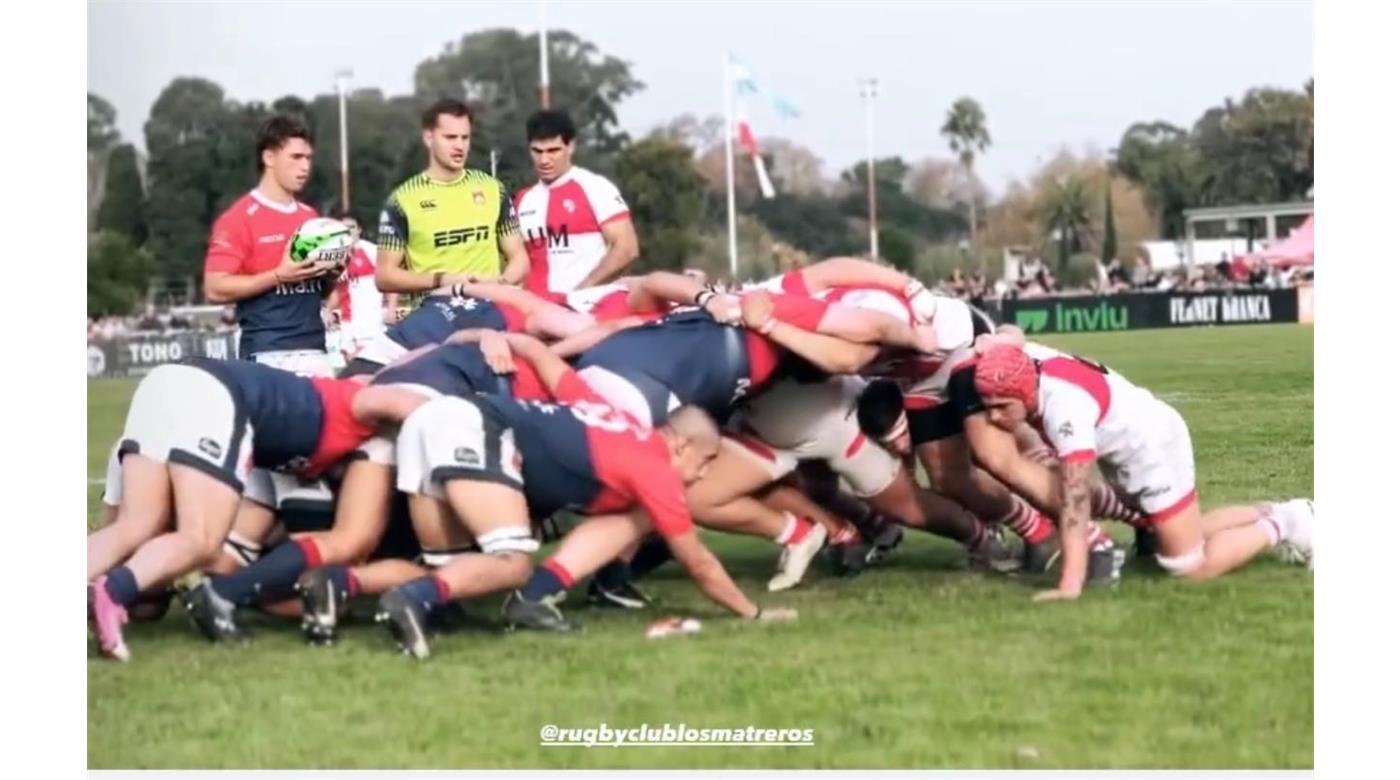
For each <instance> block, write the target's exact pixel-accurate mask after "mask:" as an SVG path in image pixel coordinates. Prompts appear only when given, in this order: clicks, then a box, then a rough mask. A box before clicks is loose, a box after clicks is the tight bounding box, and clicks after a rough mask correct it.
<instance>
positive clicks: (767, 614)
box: [753, 607, 797, 623]
mask: <svg viewBox="0 0 1400 780" xmlns="http://www.w3.org/2000/svg"><path fill="white" fill-rule="evenodd" d="M753 619H754V620H757V621H759V622H761V623H786V622H789V621H792V620H796V619H797V610H795V609H793V608H792V607H759V609H758V614H757V615H754V618H753Z"/></svg>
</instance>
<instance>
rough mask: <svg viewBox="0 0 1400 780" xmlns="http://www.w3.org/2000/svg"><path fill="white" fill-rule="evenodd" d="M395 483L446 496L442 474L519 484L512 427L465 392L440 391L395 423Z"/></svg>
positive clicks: (411, 490)
mask: <svg viewBox="0 0 1400 780" xmlns="http://www.w3.org/2000/svg"><path fill="white" fill-rule="evenodd" d="M396 458H397V460H398V489H399V490H401V491H403V492H404V493H411V494H416V495H424V496H429V497H432V498H437V499H444V498H446V494H445V493H444V492H443V490H442V485H443V482H444V481H445V480H451V479H470V480H476V481H482V482H497V483H500V484H502V485H507V486H509V487H513V488H515V489H516V490H524V489H525V480H524V478H523V477H522V476H521V473H520V467H521V462H520V454H519V452H518V451H517V450H516V448H515V431H513V430H511V429H510V428H505V427H503V426H501V424H500V423H499V422H498V421H497V420H496V418H494V417H491V416H489V415H483V414H482V413H481V408H480V407H478V406H477V405H476V404H475V403H473V402H471V401H469V400H467V399H465V398H455V397H452V396H444V397H442V398H438V399H436V400H433V401H429V402H428V403H426V404H423V405H422V406H420V407H418V408H417V409H415V410H414V412H413V414H410V415H409V416H408V419H407V420H404V422H403V425H402V426H401V427H400V428H399V438H398V443H397V447H396Z"/></svg>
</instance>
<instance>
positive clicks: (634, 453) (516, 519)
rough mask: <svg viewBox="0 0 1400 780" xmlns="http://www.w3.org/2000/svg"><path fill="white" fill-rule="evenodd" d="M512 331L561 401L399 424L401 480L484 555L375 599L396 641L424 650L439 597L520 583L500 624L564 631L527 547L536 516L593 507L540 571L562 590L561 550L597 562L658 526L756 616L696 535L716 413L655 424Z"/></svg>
mask: <svg viewBox="0 0 1400 780" xmlns="http://www.w3.org/2000/svg"><path fill="white" fill-rule="evenodd" d="M506 338H507V339H508V340H509V343H510V346H511V348H512V350H513V351H514V352H515V353H517V354H519V355H521V356H522V357H524V358H526V359H527V360H529V361H530V362H531V364H532V365H533V366H534V368H535V371H536V372H537V373H538V374H539V376H540V379H541V381H542V382H543V383H544V385H545V387H547V388H548V389H549V391H550V393H551V394H552V395H553V396H554V398H555V399H556V400H557V401H558V402H560V404H562V405H556V404H545V403H539V402H534V403H526V402H520V401H514V400H506V399H499V398H494V397H490V396H477V397H475V398H471V399H463V398H440V399H437V400H434V401H432V402H430V403H428V404H425V405H424V406H422V407H421V408H419V409H418V410H417V411H416V412H414V413H413V415H411V416H410V417H409V419H408V420H407V421H406V422H405V423H404V428H403V431H402V432H401V433H400V437H399V452H398V454H399V463H398V465H399V478H398V479H399V487H400V489H403V490H407V491H409V492H414V493H421V494H427V495H433V496H434V497H438V498H441V499H443V500H445V501H446V503H447V504H448V505H449V506H450V507H451V510H452V512H453V514H455V515H456V517H457V518H458V519H459V520H460V521H461V522H462V523H463V525H464V526H465V527H466V529H467V530H468V531H469V532H470V533H471V535H472V537H473V538H474V539H475V540H476V543H477V544H478V546H479V547H480V548H481V552H480V553H468V554H465V555H461V556H458V557H457V558H455V559H454V560H453V561H452V562H451V563H449V564H448V565H446V566H444V567H442V568H441V569H439V570H438V571H437V573H436V574H434V575H433V576H431V577H423V578H420V579H416V580H413V581H411V582H409V583H406V584H404V585H402V586H400V587H398V588H395V589H393V590H391V591H389V592H388V593H386V594H385V595H384V596H382V597H381V598H380V602H379V603H380V613H379V617H380V619H381V620H382V621H384V622H385V623H386V624H387V625H388V627H389V629H390V631H391V633H392V634H393V635H394V637H395V639H396V641H397V642H398V644H399V646H400V647H401V649H402V650H403V651H404V652H405V653H409V654H411V655H413V656H414V657H416V658H426V657H428V655H429V652H430V650H429V647H428V640H427V634H426V632H425V631H424V624H425V621H426V618H427V615H428V613H429V612H430V611H431V610H433V609H434V608H435V607H437V606H440V605H442V604H444V603H446V602H448V601H451V600H454V599H461V598H469V597H472V596H478V595H482V594H486V593H491V592H494V591H499V590H506V589H512V588H517V587H520V586H521V585H524V586H525V592H524V593H523V594H518V595H516V596H515V597H513V598H511V599H508V601H507V606H506V617H507V620H508V622H510V623H512V624H522V625H527V626H530V627H552V628H556V629H558V628H566V627H567V624H566V622H565V621H563V618H562V616H561V615H559V613H558V612H557V610H554V609H553V608H552V607H549V606H548V605H546V604H543V603H542V602H540V601H537V600H536V599H535V598H533V596H534V595H535V594H537V593H538V592H539V591H540V589H541V588H548V587H549V586H548V584H541V582H539V581H536V582H534V583H533V584H532V583H531V582H527V580H532V579H536V578H535V577H534V576H532V575H531V572H530V558H529V554H530V553H532V552H534V551H535V550H536V549H538V543H537V542H536V541H535V539H534V538H533V535H532V533H531V530H530V524H531V518H532V517H547V516H549V515H551V514H553V513H554V512H555V511H557V510H559V509H562V508H571V509H574V510H576V511H580V512H582V513H584V514H588V515H593V517H592V518H591V519H590V520H588V521H585V522H584V523H583V524H581V525H580V526H578V527H577V528H575V529H574V530H573V531H572V532H570V534H569V535H568V537H566V539H565V543H564V548H563V549H561V552H560V554H559V555H556V556H555V557H554V558H552V559H551V560H550V561H549V562H546V564H545V568H544V569H543V571H545V572H547V574H544V575H540V576H539V578H538V579H540V580H548V581H552V582H553V583H557V584H559V585H563V586H564V587H567V583H565V582H564V580H565V579H571V577H570V574H569V571H570V569H569V568H568V566H567V565H566V564H565V563H563V562H561V556H563V555H564V550H570V551H583V552H581V553H580V554H581V555H582V556H583V557H581V558H579V559H577V560H573V561H571V563H572V564H573V565H574V566H577V568H576V569H574V571H577V572H578V573H579V574H586V573H588V572H589V570H590V569H589V567H588V564H589V563H590V562H594V561H596V563H595V564H594V568H596V566H597V565H601V564H602V563H604V562H606V561H608V560H610V559H612V558H613V557H615V556H616V555H617V553H619V552H620V551H621V550H622V549H623V548H624V547H626V546H627V545H629V544H634V543H635V542H636V541H639V540H640V539H641V537H642V535H643V534H644V533H645V532H646V531H647V530H649V529H650V528H652V527H655V528H656V529H657V530H658V531H660V532H661V533H662V534H663V535H664V536H665V537H666V538H667V539H668V541H669V542H670V545H671V549H672V552H673V553H674V554H675V556H676V558H677V560H679V561H680V562H681V564H682V565H683V566H685V567H686V569H687V571H689V572H690V573H691V576H692V577H694V578H695V580H696V582H697V583H698V584H699V585H700V587H701V589H702V591H704V592H705V594H706V595H707V596H709V597H710V598H711V599H713V600H714V601H715V602H716V603H719V604H721V605H723V606H725V607H726V608H728V609H729V610H731V611H733V612H735V613H736V614H740V615H743V616H746V617H756V616H758V614H759V613H760V610H759V609H758V607H756V606H754V605H753V603H752V602H750V601H749V600H748V599H747V598H746V597H745V596H744V594H743V592H742V591H740V590H739V589H738V588H737V587H736V586H735V585H734V583H733V581H732V580H731V579H730V578H729V575H728V574H727V573H726V572H725V571H724V567H723V566H722V565H721V564H720V563H719V561H718V560H716V559H715V557H714V556H713V554H711V553H710V552H709V550H708V549H706V548H705V546H704V545H703V543H701V542H700V539H699V537H698V536H697V535H696V533H695V529H694V526H693V525H692V524H691V522H690V515H689V512H688V511H687V510H686V508H685V499H684V482H687V481H693V480H694V479H696V478H697V477H699V476H700V475H701V474H702V473H703V471H704V467H705V464H706V463H707V462H708V461H709V460H710V459H711V458H713V457H714V451H715V449H716V447H717V446H718V439H719V435H718V432H717V431H716V430H715V427H714V423H713V422H712V421H711V420H710V419H709V418H708V417H707V416H706V415H705V414H704V413H703V412H702V411H701V410H699V409H695V408H692V407H683V408H681V409H678V410H676V411H675V412H673V413H672V414H671V415H670V416H669V417H667V418H666V420H665V422H664V424H663V425H661V426H659V427H655V428H650V429H646V428H642V427H641V426H639V425H638V424H637V421H636V420H635V419H632V418H630V417H629V416H628V415H627V414H626V413H624V412H622V411H620V410H617V409H615V408H613V407H612V406H610V405H609V404H608V403H607V401H605V400H604V399H603V398H602V397H600V396H599V395H598V394H597V393H595V392H593V391H592V390H590V389H589V387H588V385H586V384H585V383H584V382H583V381H581V379H580V377H579V376H578V374H576V373H575V372H574V371H573V370H572V369H570V368H569V367H568V365H567V364H566V363H564V362H563V361H562V360H561V359H559V358H557V357H555V356H554V355H552V354H551V353H550V352H549V350H548V349H547V348H546V347H545V346H544V345H543V344H541V343H540V342H538V341H536V340H534V339H532V338H530V337H528V336H524V335H522V334H509V335H507V336H506ZM570 540H574V543H573V544H570ZM599 556H601V557H599ZM532 606H535V607H543V612H540V611H538V610H535V609H532V608H531V607H532ZM536 618H539V619H536Z"/></svg>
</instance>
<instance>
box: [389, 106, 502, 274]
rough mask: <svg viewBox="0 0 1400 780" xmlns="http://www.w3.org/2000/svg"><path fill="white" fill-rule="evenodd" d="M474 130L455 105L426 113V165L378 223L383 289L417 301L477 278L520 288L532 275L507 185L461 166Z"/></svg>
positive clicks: (396, 193)
mask: <svg viewBox="0 0 1400 780" xmlns="http://www.w3.org/2000/svg"><path fill="white" fill-rule="evenodd" d="M471 125H472V120H471V113H470V111H469V110H468V108H467V104H466V103H463V102H461V101H460V100H451V99H444V100H439V101H437V102H436V103H433V104H432V105H431V106H429V107H428V109H427V110H426V111H424V112H423V117H422V128H423V146H424V147H426V149H427V152H428V167H427V169H426V170H425V171H424V172H423V173H420V174H418V175H416V176H414V177H413V178H411V179H409V180H408V181H406V182H404V183H403V184H401V185H399V186H398V188H396V189H395V190H394V191H393V192H392V193H391V194H390V195H389V199H388V202H387V203H385V205H384V210H383V212H381V214H380V217H379V241H378V243H379V260H378V263H377V265H376V272H375V282H376V283H377V284H378V285H379V289H380V290H382V291H384V292H388V293H415V294H419V295H420V296H421V294H422V293H426V292H429V291H431V290H435V289H438V288H440V287H442V286H444V285H445V284H454V283H456V282H467V281H475V280H477V279H489V280H498V281H504V282H507V283H509V284H518V283H519V282H520V281H522V280H523V279H524V278H525V274H526V273H527V272H528V271H529V267H530V259H529V256H528V255H527V253H526V251H525V243H524V241H522V240H521V237H520V226H519V223H518V222H517V220H516V216H515V207H514V206H513V205H512V204H511V201H510V196H509V195H508V194H507V192H506V189H505V185H503V184H501V182H499V181H498V180H496V179H495V178H494V177H492V176H491V175H490V174H487V173H483V172H481V171H478V170H473V169H469V168H467V167H466V162H467V153H468V151H469V150H470V147H471V129H472V128H471ZM502 255H504V256H505V258H506V265H505V268H504V270H502V267H501V256H502Z"/></svg>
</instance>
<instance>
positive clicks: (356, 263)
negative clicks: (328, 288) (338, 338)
mask: <svg viewBox="0 0 1400 780" xmlns="http://www.w3.org/2000/svg"><path fill="white" fill-rule="evenodd" d="M377 256H378V248H377V247H376V246H375V245H374V244H371V243H370V242H368V241H356V242H355V246H354V248H353V249H351V250H350V262H349V263H347V264H346V266H345V271H344V272H342V273H341V274H340V279H338V280H337V281H336V290H337V291H338V292H339V293H340V329H341V333H342V335H343V336H349V337H350V338H352V339H365V338H373V337H374V336H378V335H379V334H380V333H383V332H384V296H383V295H382V294H381V293H380V292H379V288H378V287H377V286H375V283H374V265H375V259H376V258H377Z"/></svg>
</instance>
